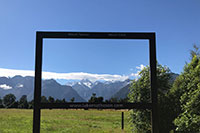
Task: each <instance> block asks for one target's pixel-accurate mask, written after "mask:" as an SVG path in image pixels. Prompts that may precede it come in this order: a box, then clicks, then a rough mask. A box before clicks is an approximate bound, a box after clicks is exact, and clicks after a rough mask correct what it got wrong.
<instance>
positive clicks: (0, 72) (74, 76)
mask: <svg viewBox="0 0 200 133" xmlns="http://www.w3.org/2000/svg"><path fill="white" fill-rule="evenodd" d="M144 67H145V66H144V65H143V64H141V65H140V66H137V67H136V69H138V71H137V72H136V73H131V74H130V75H117V74H114V75H112V74H92V73H85V72H72V73H55V72H42V78H43V79H65V80H82V79H89V80H90V81H93V82H94V81H97V80H104V81H124V80H126V79H128V78H131V77H132V78H138V77H139V72H140V71H141V70H142V69H143V68H144ZM15 75H21V76H34V71H33V70H16V69H5V68H0V76H1V77H2V76H5V77H14V76H15Z"/></svg>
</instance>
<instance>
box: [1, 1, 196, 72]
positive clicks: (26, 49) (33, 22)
mask: <svg viewBox="0 0 200 133" xmlns="http://www.w3.org/2000/svg"><path fill="white" fill-rule="evenodd" d="M199 7H200V1H199V0H191V1H187V0H177V1H134V0H127V1H124V0H123V1H122V0H118V1H116V0H115V1H114V0H101V1H100V0H84V1H83V0H76V1H72V0H60V1H56V0H54V1H53V0H52V1H49V0H48V1H47V0H42V1H37V0H35V1H32V2H30V1H26V0H23V1H22V0H18V1H11V0H1V4H0V20H1V21H0V48H1V52H0V60H1V62H0V68H6V69H14V70H34V63H35V61H34V60H35V33H36V31H88V32H156V37H157V59H158V61H159V63H160V64H163V65H166V66H168V67H169V68H170V69H171V70H172V71H173V72H175V73H180V72H181V71H182V69H183V66H184V64H185V62H186V61H189V58H190V55H189V50H190V49H192V45H193V44H194V43H196V44H197V45H200V37H199V31H200V25H199V24H200V15H199V13H200V8H199ZM44 43H45V49H44V63H43V64H44V66H43V69H44V70H45V71H50V72H57V73H69V72H85V73H92V74H112V75H113V74H117V75H129V74H131V73H132V72H133V73H137V71H138V69H136V67H137V66H140V65H141V64H144V65H147V64H148V53H147V52H148V46H147V45H146V44H147V42H145V41H140V42H137V41H116V40H113V41H110V40H101V41H99V40H96V41H95V40H84V41H80V40H76V41H75V40H45V41H44ZM58 44H59V46H61V47H59V48H58V47H56V46H58ZM115 44H117V46H116V45H115ZM132 44H134V45H132ZM143 49H144V51H147V52H143V51H142V50H143ZM53 52H54V53H53ZM102 53H103V54H102ZM102 64H104V65H102Z"/></svg>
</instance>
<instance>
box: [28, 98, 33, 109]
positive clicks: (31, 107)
mask: <svg viewBox="0 0 200 133" xmlns="http://www.w3.org/2000/svg"><path fill="white" fill-rule="evenodd" d="M33 107H34V100H31V101H30V102H28V108H29V109H33Z"/></svg>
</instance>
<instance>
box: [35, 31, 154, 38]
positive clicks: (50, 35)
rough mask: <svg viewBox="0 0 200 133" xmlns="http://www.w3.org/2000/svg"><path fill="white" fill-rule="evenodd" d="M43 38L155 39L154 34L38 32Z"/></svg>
mask: <svg viewBox="0 0 200 133" xmlns="http://www.w3.org/2000/svg"><path fill="white" fill-rule="evenodd" d="M37 35H38V37H41V38H51V39H53V38H60V39H67V38H69V39H154V37H155V33H153V32H145V33H144V32H143V33H140V32H126V33H125V32H117V33H116V32H109V33H107V32H45V31H44V32H43V31H39V32H37Z"/></svg>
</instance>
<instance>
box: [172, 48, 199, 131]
mask: <svg viewBox="0 0 200 133" xmlns="http://www.w3.org/2000/svg"><path fill="white" fill-rule="evenodd" d="M191 57H192V58H191V61H190V63H187V64H186V65H185V67H184V71H183V72H182V73H181V75H180V76H179V77H178V78H177V80H176V81H175V83H174V85H173V87H172V89H171V91H170V96H171V98H172V102H173V103H174V104H175V105H174V107H175V110H174V111H176V116H175V118H176V117H177V118H176V119H175V120H174V123H175V125H176V126H177V128H176V131H178V132H183V133H188V132H192V133H193V132H194V133H197V132H200V52H199V48H198V47H197V46H194V50H192V51H191Z"/></svg>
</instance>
